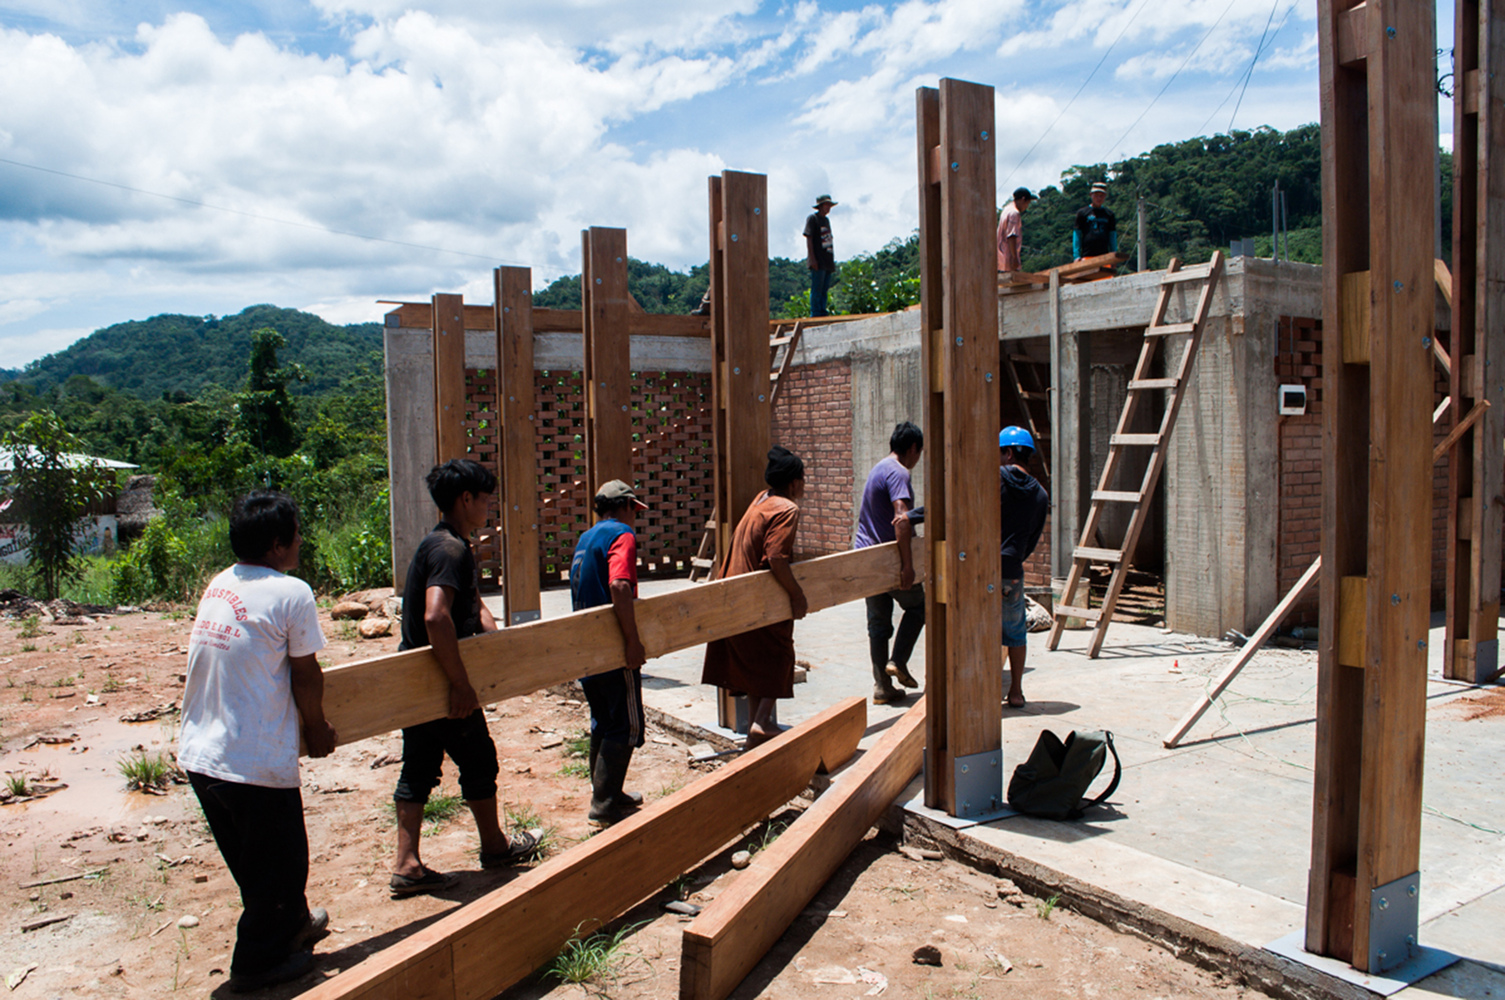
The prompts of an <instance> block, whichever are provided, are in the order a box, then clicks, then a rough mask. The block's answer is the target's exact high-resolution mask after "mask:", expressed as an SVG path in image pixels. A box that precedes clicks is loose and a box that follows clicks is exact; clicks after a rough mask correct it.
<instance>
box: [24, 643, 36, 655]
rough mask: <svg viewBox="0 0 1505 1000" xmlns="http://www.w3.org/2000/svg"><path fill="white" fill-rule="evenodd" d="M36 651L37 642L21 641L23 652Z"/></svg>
mask: <svg viewBox="0 0 1505 1000" xmlns="http://www.w3.org/2000/svg"><path fill="white" fill-rule="evenodd" d="M36 651H37V644H36V643H34V642H23V643H21V652H23V653H35V652H36Z"/></svg>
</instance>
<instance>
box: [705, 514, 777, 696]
mask: <svg viewBox="0 0 1505 1000" xmlns="http://www.w3.org/2000/svg"><path fill="white" fill-rule="evenodd" d="M799 521H800V509H799V506H798V505H797V504H796V503H795V502H794V501H793V500H790V499H788V498H787V497H780V496H774V495H773V494H771V493H769V492H767V491H766V490H765V491H764V492H763V493H762V494H761V495H759V497H758V498H757V499H756V500H754V501H753V502H752V504H751V505H750V506H749V507H748V508H747V513H746V514H743V515H742V520H741V521H740V522H738V524H737V530H736V531H735V532H734V533H733V534H732V544H731V551H730V552H728V553H727V554H726V561H725V563H723V566H722V570H721V573H720V575H719V579H725V578H726V577H729V576H739V575H741V574H743V573H755V572H757V571H758V570H762V569H767V568H768V557H769V556H782V557H784V558H785V559H792V558H793V557H794V534H795V531H796V530H797V529H798V528H799ZM700 679H701V682H702V683H705V684H714V685H716V686H717V687H724V688H730V689H731V690H732V691H735V692H740V693H743V694H747V695H749V696H751V697H753V698H793V697H794V619H792V618H787V619H785V620H784V621H781V622H775V623H774V624H772V625H764V626H763V627H762V628H757V629H753V630H752V631H751V632H744V633H742V634H741V635H734V636H732V637H730V638H728V639H717V640H715V641H714V642H710V643H707V644H706V647H705V667H704V669H703V671H702V673H701V675H700Z"/></svg>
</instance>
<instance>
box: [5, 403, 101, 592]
mask: <svg viewBox="0 0 1505 1000" xmlns="http://www.w3.org/2000/svg"><path fill="white" fill-rule="evenodd" d="M4 441H5V446H6V447H7V448H8V449H10V453H11V473H10V478H9V482H8V484H7V485H8V488H9V491H10V494H11V501H12V504H11V509H12V510H14V511H16V519H17V520H18V521H19V522H20V523H21V524H22V525H24V526H25V528H26V532H27V537H28V550H29V554H28V563H29V565H30V567H31V571H32V576H33V580H34V582H35V583H36V585H37V586H38V587H40V588H41V591H42V596H43V598H44V599H46V600H49V601H50V600H53V599H54V598H56V597H57V596H58V591H59V590H60V589H61V588H62V585H63V584H64V583H66V582H69V581H72V580H76V579H78V578H79V577H80V576H82V569H81V568H80V566H79V565H78V561H77V555H78V538H77V532H78V525H79V522H80V521H81V520H82V519H83V517H84V515H85V514H86V513H87V512H88V508H89V505H90V504H92V503H95V502H97V501H99V500H101V499H103V498H104V495H105V486H106V484H107V483H108V482H109V472H108V470H106V469H104V468H102V467H101V466H100V465H99V464H98V463H96V462H95V461H93V460H92V459H87V458H85V457H84V456H83V455H82V454H80V453H81V451H82V448H83V445H82V442H80V441H79V440H78V438H76V437H74V436H73V435H72V434H70V433H68V431H67V429H66V428H64V427H63V422H62V421H61V420H59V419H58V416H57V414H56V413H53V412H52V411H51V410H41V411H39V412H37V413H33V414H32V415H31V416H29V417H27V418H26V420H24V421H23V422H22V423H21V425H20V426H19V427H17V428H16V429H15V430H13V431H11V432H9V433H7V434H6V435H5V437H4Z"/></svg>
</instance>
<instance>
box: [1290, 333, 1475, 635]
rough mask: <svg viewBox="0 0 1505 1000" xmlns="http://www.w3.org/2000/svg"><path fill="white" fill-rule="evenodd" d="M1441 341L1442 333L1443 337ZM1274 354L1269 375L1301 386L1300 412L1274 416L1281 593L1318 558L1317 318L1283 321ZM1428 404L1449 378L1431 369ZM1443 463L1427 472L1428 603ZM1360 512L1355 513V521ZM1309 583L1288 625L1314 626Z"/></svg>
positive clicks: (1436, 574)
mask: <svg viewBox="0 0 1505 1000" xmlns="http://www.w3.org/2000/svg"><path fill="white" fill-rule="evenodd" d="M1443 336H1444V337H1445V334H1444V335H1443ZM1279 338H1280V339H1279V341H1278V343H1277V345H1276V351H1275V375H1276V377H1277V378H1278V379H1279V381H1280V383H1281V384H1282V385H1291V384H1296V383H1300V384H1302V385H1305V386H1306V394H1307V395H1306V400H1307V404H1306V413H1305V414H1302V415H1301V416H1287V417H1281V418H1280V424H1279V431H1278V433H1279V436H1280V439H1279V445H1278V447H1279V460H1278V463H1279V470H1278V475H1279V478H1280V501H1279V502H1280V510H1279V515H1278V516H1279V521H1278V524H1279V527H1278V530H1277V533H1276V556H1275V557H1276V565H1277V572H1278V574H1279V590H1280V593H1281V595H1282V596H1284V595H1285V593H1286V592H1287V591H1288V590H1290V588H1291V587H1293V586H1294V585H1295V584H1296V581H1297V580H1298V579H1300V577H1301V574H1302V573H1304V572H1306V570H1307V567H1309V566H1311V564H1312V560H1314V559H1316V558H1317V556H1318V555H1319V554H1320V552H1321V551H1322V550H1321V544H1322V347H1323V337H1322V321H1321V320H1320V319H1312V318H1307V317H1291V316H1282V317H1281V319H1280V326H1279ZM1435 376H1436V377H1435V380H1434V386H1433V394H1432V404H1433V406H1434V407H1435V406H1436V405H1437V404H1438V403H1440V402H1442V400H1443V399H1444V398H1445V397H1446V396H1447V378H1446V376H1444V375H1443V374H1442V371H1441V370H1440V369H1435ZM1446 433H1447V420H1445V419H1444V420H1443V421H1441V422H1439V424H1438V425H1437V426H1436V427H1435V428H1434V429H1433V433H1432V440H1433V443H1434V444H1435V443H1436V442H1438V441H1441V440H1442V438H1443V437H1444V436H1445V435H1446ZM1447 462H1448V460H1447V458H1446V457H1444V458H1443V459H1442V460H1441V461H1439V462H1437V463H1436V465H1434V466H1433V469H1432V566H1431V589H1432V606H1433V607H1434V608H1440V607H1441V606H1442V603H1443V600H1444V586H1445V579H1446V577H1445V574H1446V550H1445V549H1444V548H1443V545H1444V543H1445V541H1446V538H1447V477H1448V473H1447ZM1363 514H1364V512H1362V511H1356V512H1355V516H1363ZM1316 622H1317V588H1316V587H1315V586H1314V587H1312V588H1311V590H1310V591H1308V593H1307V595H1306V597H1304V598H1303V599H1302V600H1301V601H1300V602H1299V603H1298V604H1297V605H1296V607H1295V608H1294V609H1293V610H1292V613H1291V615H1290V616H1289V617H1288V618H1287V619H1286V625H1288V626H1289V625H1298V624H1316Z"/></svg>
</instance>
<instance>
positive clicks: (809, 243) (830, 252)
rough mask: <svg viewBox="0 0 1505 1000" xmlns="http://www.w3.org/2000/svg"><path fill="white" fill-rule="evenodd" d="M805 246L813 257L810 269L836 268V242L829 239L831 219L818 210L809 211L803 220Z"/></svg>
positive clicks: (830, 269) (832, 269) (824, 269)
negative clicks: (808, 215) (812, 264)
mask: <svg viewBox="0 0 1505 1000" xmlns="http://www.w3.org/2000/svg"><path fill="white" fill-rule="evenodd" d="M805 247H806V250H807V252H808V253H809V254H810V256H812V257H814V258H815V263H816V266H815V267H812V268H811V269H810V270H812V271H834V270H836V244H835V242H834V241H833V240H832V239H831V220H830V219H828V218H826V217H825V216H824V215H821V214H820V213H819V212H811V213H810V217H809V218H808V219H806V220H805Z"/></svg>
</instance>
